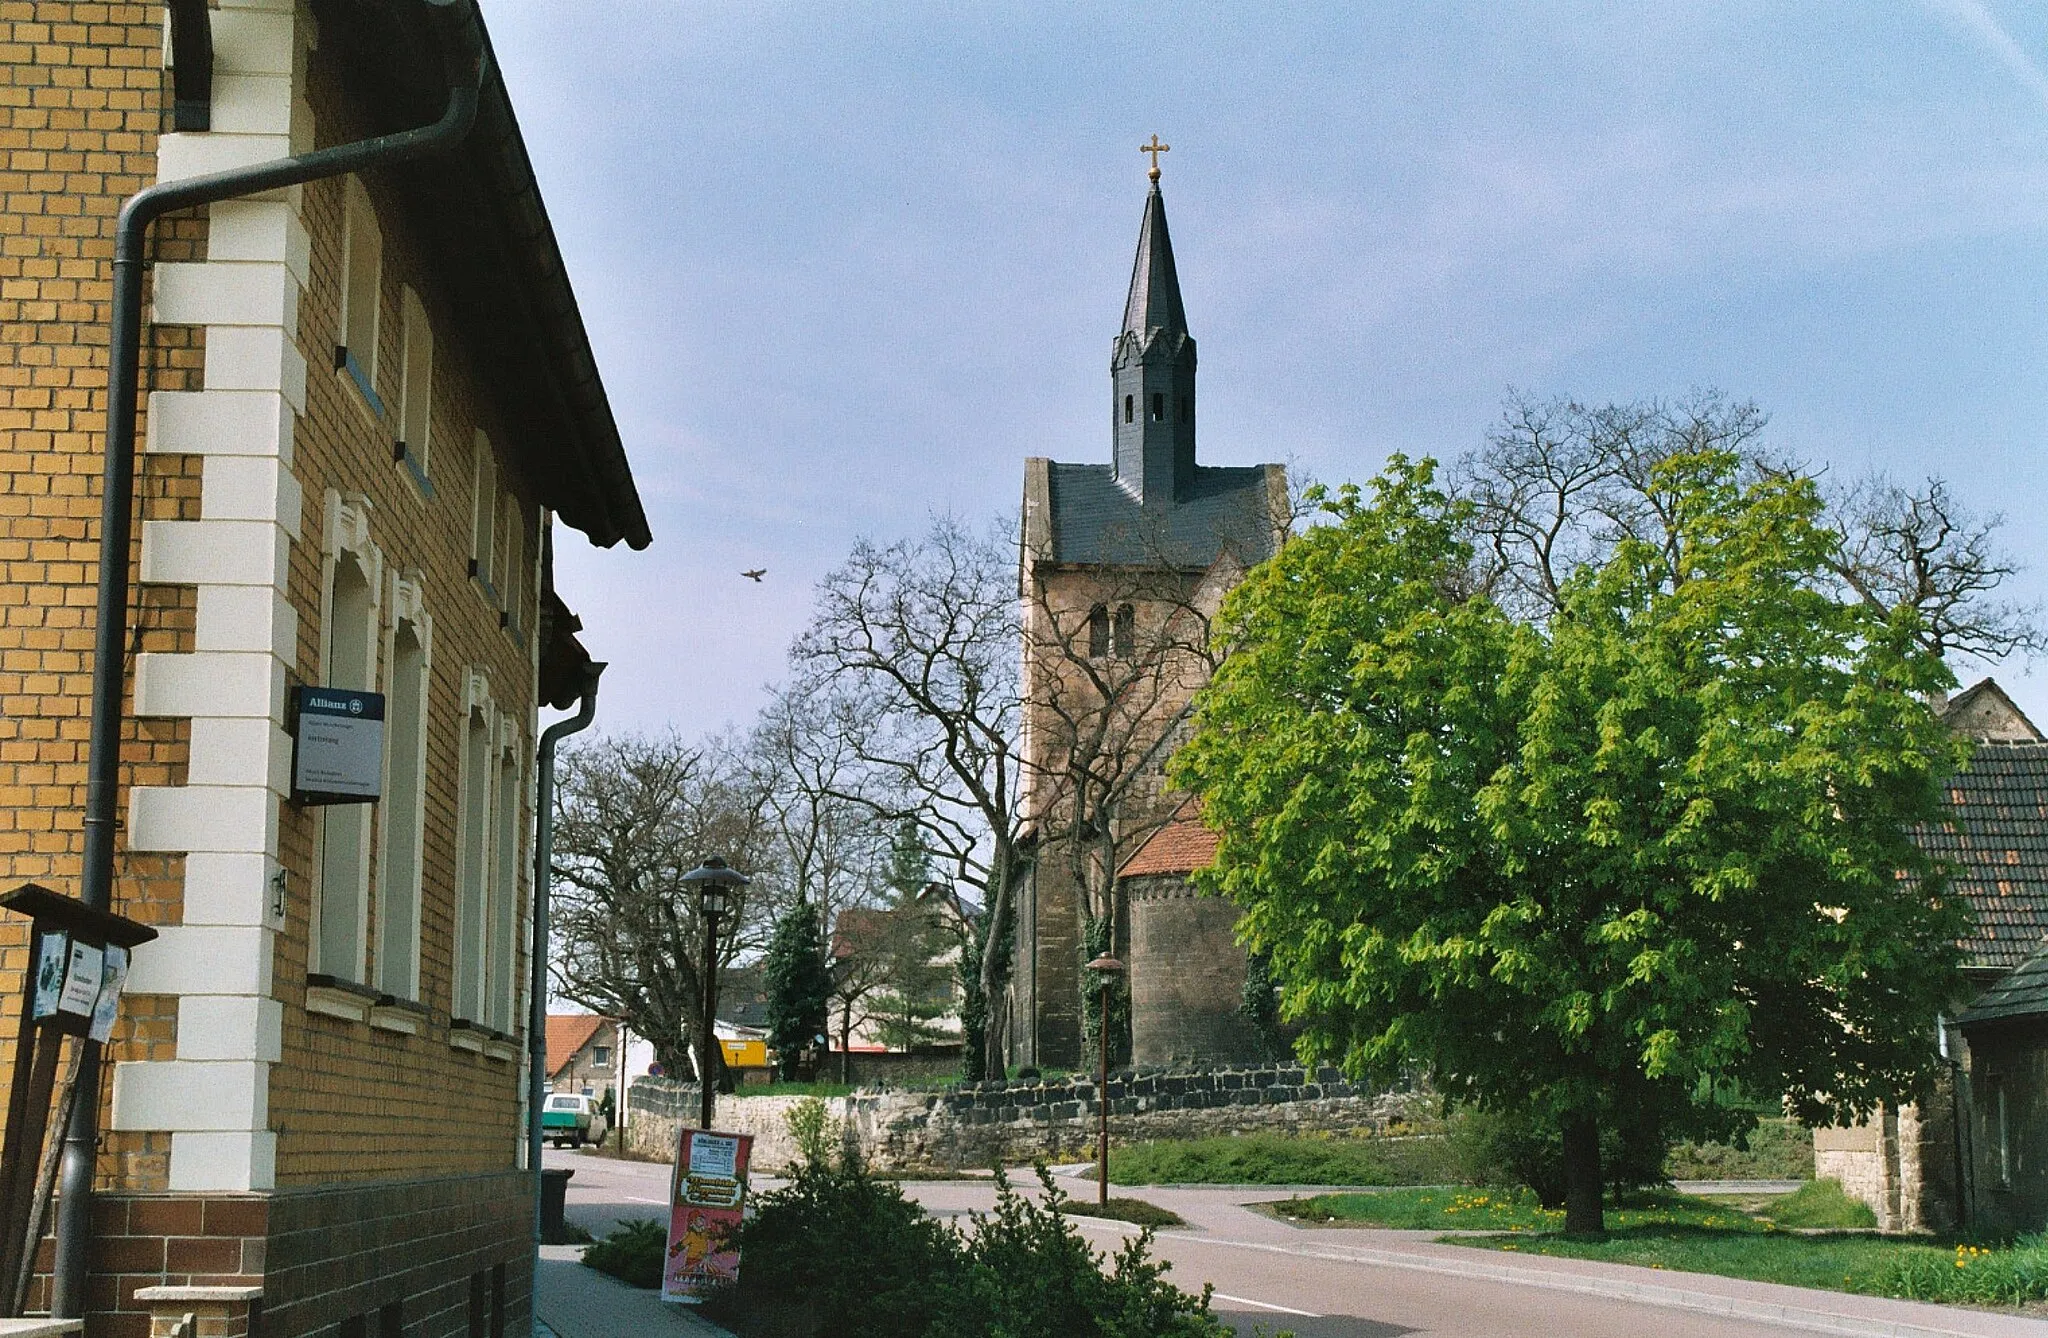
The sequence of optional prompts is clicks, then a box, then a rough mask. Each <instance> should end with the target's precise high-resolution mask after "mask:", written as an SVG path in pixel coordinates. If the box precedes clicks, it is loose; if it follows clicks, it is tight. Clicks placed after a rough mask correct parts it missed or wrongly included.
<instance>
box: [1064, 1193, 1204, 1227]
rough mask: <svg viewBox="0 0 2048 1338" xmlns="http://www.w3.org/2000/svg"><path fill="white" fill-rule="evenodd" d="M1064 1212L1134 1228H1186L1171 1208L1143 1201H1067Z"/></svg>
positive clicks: (1185, 1221) (1184, 1219)
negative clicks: (1102, 1218) (1104, 1219)
mask: <svg viewBox="0 0 2048 1338" xmlns="http://www.w3.org/2000/svg"><path fill="white" fill-rule="evenodd" d="M1065 1211H1066V1212H1067V1213H1068V1214H1069V1215H1070V1216H1073V1217H1104V1218H1108V1219H1109V1220H1110V1221H1112V1222H1129V1223H1132V1224H1133V1225H1135V1226H1144V1227H1173V1226H1186V1225H1187V1224H1188V1223H1187V1219H1186V1218H1184V1217H1182V1216H1181V1215H1180V1214H1179V1213H1177V1212H1175V1211H1173V1210H1172V1209H1171V1208H1162V1207H1160V1206H1159V1205H1158V1204H1156V1203H1147V1202H1145V1200H1143V1199H1120V1198H1115V1197H1112V1198H1111V1199H1110V1201H1109V1202H1108V1203H1097V1202H1096V1201H1095V1200H1093V1199H1069V1200H1067V1204H1066V1208H1065Z"/></svg>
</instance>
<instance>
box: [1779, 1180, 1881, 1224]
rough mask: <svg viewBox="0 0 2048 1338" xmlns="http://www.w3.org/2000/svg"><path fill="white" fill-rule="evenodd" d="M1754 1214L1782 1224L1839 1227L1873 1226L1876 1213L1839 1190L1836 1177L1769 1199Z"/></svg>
mask: <svg viewBox="0 0 2048 1338" xmlns="http://www.w3.org/2000/svg"><path fill="white" fill-rule="evenodd" d="M1757 1216H1759V1217H1765V1218H1769V1219H1770V1220H1771V1221H1773V1222H1776V1223H1777V1224H1778V1225H1779V1226H1781V1227H1797V1228H1808V1229H1810V1228H1814V1227H1820V1228H1829V1229H1832V1228H1839V1227H1874V1226H1876V1225H1877V1214H1876V1213H1874V1212H1872V1211H1871V1210H1870V1205H1869V1204H1867V1203H1865V1202H1864V1201H1863V1200H1861V1199H1852V1198H1850V1197H1849V1196H1848V1195H1847V1194H1845V1193H1843V1192H1842V1182H1841V1181H1839V1180H1809V1181H1807V1182H1806V1183H1805V1184H1803V1185H1801V1186H1800V1187H1799V1191H1798V1193H1796V1194H1787V1195H1784V1196H1783V1197H1782V1198H1776V1199H1772V1200H1771V1201H1770V1202H1769V1203H1768V1204H1766V1205H1765V1206H1764V1207H1763V1208H1761V1209H1760V1210H1758V1213H1757Z"/></svg>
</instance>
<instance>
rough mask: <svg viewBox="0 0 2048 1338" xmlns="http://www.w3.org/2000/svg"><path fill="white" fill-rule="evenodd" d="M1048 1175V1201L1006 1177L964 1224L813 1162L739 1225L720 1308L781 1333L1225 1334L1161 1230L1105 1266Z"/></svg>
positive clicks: (973, 1336) (1065, 1337)
mask: <svg viewBox="0 0 2048 1338" xmlns="http://www.w3.org/2000/svg"><path fill="white" fill-rule="evenodd" d="M1040 1178H1041V1180H1042V1182H1043V1183H1044V1184H1045V1186H1046V1197H1045V1202H1044V1203H1042V1204H1041V1203H1033V1202H1032V1201H1030V1200H1029V1199H1026V1198H1025V1197H1024V1196H1023V1195H1021V1194H1019V1193H1018V1192H1017V1191H1016V1190H1015V1189H1014V1188H1012V1187H1011V1186H1010V1185H1009V1183H1008V1182H1007V1181H1004V1180H1002V1179H1001V1178H1000V1177H999V1178H998V1179H997V1182H996V1186H997V1193H996V1207H995V1210H994V1212H993V1213H991V1214H989V1215H988V1216H986V1217H983V1216H980V1215H975V1216H974V1219H973V1226H972V1229H971V1230H969V1231H965V1232H958V1231H954V1230H951V1229H949V1228H947V1227H945V1226H943V1225H941V1224H940V1223H939V1222H937V1221H935V1220H934V1219H933V1218H931V1217H930V1216H929V1215H927V1214H926V1213H925V1212H924V1210H923V1209H922V1208H920V1207H918V1206H917V1205H916V1204H914V1203H912V1202H910V1201H909V1200H908V1199H906V1198H904V1197H903V1195H902V1193H901V1191H899V1190H898V1189H897V1188H896V1187H895V1186H894V1185H891V1184H888V1183H885V1182H882V1181H878V1180H876V1179H875V1178H873V1177H872V1176H870V1175H869V1174H868V1173H867V1172H866V1170H865V1169H863V1168H862V1167H861V1165H860V1164H859V1162H858V1161H852V1162H849V1161H846V1160H843V1159H842V1160H839V1161H836V1162H835V1161H833V1160H831V1159H829V1158H823V1159H819V1160H816V1161H809V1162H806V1163H805V1164H804V1165H802V1166H800V1167H799V1168H798V1169H797V1170H796V1172H795V1173H794V1175H793V1176H792V1177H791V1179H790V1181H789V1183H788V1184H787V1185H786V1186H784V1187H783V1188H781V1189H778V1190H775V1191H773V1192H771V1193H768V1194H764V1195H762V1196H761V1198H760V1200H759V1201H758V1204H757V1211H756V1213H755V1215H754V1216H753V1217H752V1218H751V1219H750V1220H749V1221H748V1222H747V1223H746V1224H745V1225H744V1226H743V1227H741V1228H740V1233H739V1246H740V1251H741V1257H742V1258H743V1259H744V1261H745V1262H744V1264H743V1266H742V1268H741V1270H740V1289H739V1294H738V1296H737V1297H732V1296H728V1297H724V1298H721V1299H720V1304H719V1306H718V1307H715V1308H717V1309H728V1308H729V1307H733V1306H738V1307H740V1308H742V1309H743V1310H744V1311H745V1314H746V1323H747V1326H748V1331H749V1332H750V1333H756V1332H765V1333H771V1334H774V1335H777V1338H783V1336H784V1335H787V1338H819V1336H821V1335H833V1336H834V1338H837V1336H838V1335H847V1336H848V1338H852V1336H854V1335H870V1334H873V1335H880V1334H889V1335H901V1336H902V1338H1069V1336H1070V1335H1071V1336H1072V1338H1227V1335H1228V1333H1229V1330H1228V1329H1227V1328H1225V1327H1224V1326H1223V1325H1222V1324H1221V1323H1220V1322H1219V1321H1217V1320H1216V1319H1215V1318H1214V1317H1213V1316H1211V1315H1210V1313H1209V1305H1208V1295H1207V1293H1206V1292H1205V1293H1204V1294H1203V1295H1202V1296H1200V1297H1194V1296H1189V1295H1187V1294H1185V1293H1183V1292H1181V1291H1179V1290H1178V1289H1177V1288H1175V1287H1173V1286H1172V1285H1171V1284H1169V1283H1168V1282H1166V1281H1165V1273H1166V1266H1165V1265H1164V1264H1162V1263H1159V1262H1157V1261H1155V1260H1153V1259H1152V1258H1151V1232H1150V1230H1149V1229H1148V1230H1146V1231H1144V1232H1142V1233H1141V1234H1140V1235H1139V1236H1138V1237H1137V1238H1136V1239H1134V1240H1132V1241H1130V1242H1127V1243H1126V1244H1125V1245H1124V1247H1123V1248H1122V1249H1121V1250H1120V1251H1118V1252H1117V1254H1116V1255H1115V1256H1114V1257H1113V1258H1112V1259H1111V1260H1109V1261H1108V1262H1109V1264H1110V1270H1109V1272H1108V1273H1106V1274H1105V1273H1104V1272H1103V1270H1102V1265H1103V1263H1104V1260H1103V1258H1102V1256H1101V1255H1099V1254H1097V1253H1096V1252H1095V1251H1094V1250H1092V1249H1090V1248H1089V1246H1088V1244H1087V1243H1086V1242H1085V1241H1084V1240H1082V1239H1081V1236H1080V1233H1079V1232H1078V1231H1076V1230H1075V1228H1074V1226H1073V1224H1072V1223H1071V1222H1069V1221H1068V1220H1067V1217H1066V1214H1065V1211H1064V1209H1065V1207H1066V1197H1065V1196H1064V1195H1063V1194H1061V1193H1060V1192H1059V1190H1058V1189H1057V1188H1056V1187H1054V1186H1053V1184H1052V1180H1051V1177H1050V1176H1049V1175H1047V1174H1046V1173H1045V1172H1044V1171H1043V1170H1042V1169H1041V1171H1040ZM728 1313H729V1309H728Z"/></svg>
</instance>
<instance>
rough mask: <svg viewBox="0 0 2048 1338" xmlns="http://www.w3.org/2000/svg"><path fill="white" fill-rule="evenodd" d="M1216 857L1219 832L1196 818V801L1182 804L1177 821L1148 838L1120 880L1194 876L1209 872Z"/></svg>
mask: <svg viewBox="0 0 2048 1338" xmlns="http://www.w3.org/2000/svg"><path fill="white" fill-rule="evenodd" d="M1215 858H1216V833H1214V832H1212V831H1210V830H1209V829H1208V828H1207V827H1204V826H1203V825H1202V820H1201V818H1199V817H1197V816H1196V809H1195V801H1194V800H1192V799H1190V800H1188V801H1187V802H1186V803H1184V804H1182V805H1181V806H1180V808H1179V810H1178V811H1176V812H1175V813H1174V815H1173V818H1172V819H1171V820H1170V821H1169V822H1168V823H1167V824H1166V825H1165V826H1164V827H1161V828H1160V829H1159V830H1158V831H1156V832H1154V833H1152V835H1151V836H1149V837H1147V838H1146V839H1145V843H1144V844H1143V845H1141V846H1139V847H1138V848H1137V850H1135V851H1133V852H1132V854H1131V857H1130V858H1129V859H1127V860H1125V861H1124V864H1123V867H1122V868H1121V869H1118V870H1117V876H1118V877H1120V878H1142V877H1145V876H1147V875H1151V874H1162V873H1193V872H1194V871H1195V870H1196V869H1206V868H1208V867H1209V864H1210V863H1211V862H1212V861H1213V860H1214V859H1215Z"/></svg>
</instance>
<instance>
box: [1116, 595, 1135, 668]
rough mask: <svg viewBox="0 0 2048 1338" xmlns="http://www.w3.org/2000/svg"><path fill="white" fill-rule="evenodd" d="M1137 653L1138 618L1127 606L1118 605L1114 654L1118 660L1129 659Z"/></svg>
mask: <svg viewBox="0 0 2048 1338" xmlns="http://www.w3.org/2000/svg"><path fill="white" fill-rule="evenodd" d="M1137 651H1138V618H1137V614H1136V613H1135V612H1133V611H1132V609H1131V606H1130V605H1128V604H1119V605H1117V609H1116V653H1117V656H1118V657H1119V658H1120V659H1126V660H1128V659H1130V658H1131V656H1133V655H1135V654H1137Z"/></svg>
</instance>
